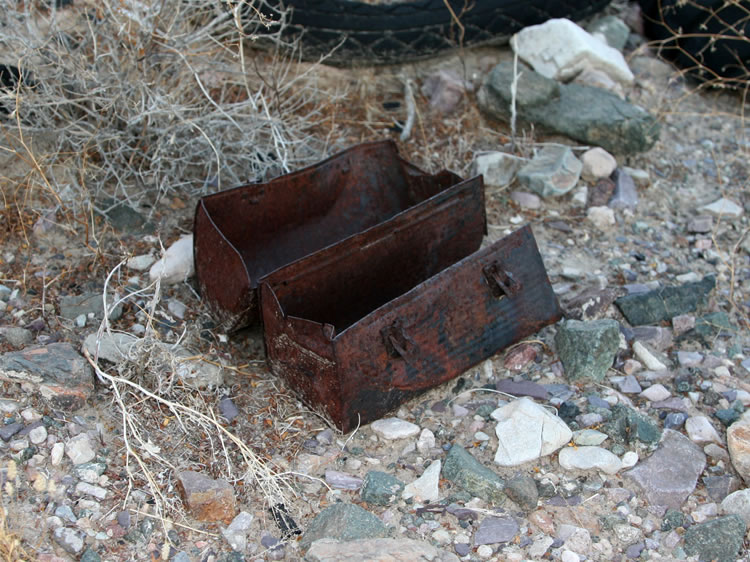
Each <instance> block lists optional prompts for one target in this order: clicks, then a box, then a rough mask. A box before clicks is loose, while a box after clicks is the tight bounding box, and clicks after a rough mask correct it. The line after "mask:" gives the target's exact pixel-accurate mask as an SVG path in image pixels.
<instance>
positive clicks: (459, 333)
mask: <svg viewBox="0 0 750 562" xmlns="http://www.w3.org/2000/svg"><path fill="white" fill-rule="evenodd" d="M560 316H561V313H560V307H559V304H558V302H557V299H556V297H555V294H554V292H553V291H552V287H551V285H550V283H549V279H548V278H547V274H546V272H545V269H544V265H543V263H542V260H541V256H540V255H539V251H538V249H537V246H536V243H535V241H534V237H533V235H532V233H531V229H530V228H528V227H524V228H522V229H521V230H519V231H516V232H515V233H513V234H511V235H510V236H508V237H506V238H504V239H502V240H500V241H498V242H496V243H495V244H493V245H492V246H490V247H488V248H485V249H484V250H482V251H480V252H477V253H476V254H474V255H472V256H469V257H468V258H466V259H464V260H462V261H461V262H459V263H457V264H456V265H454V266H452V267H450V268H448V269H446V270H445V271H443V272H442V273H440V274H438V275H436V276H435V277H433V278H431V279H430V280H428V281H426V282H425V283H423V284H422V285H419V286H418V287H416V288H415V289H413V290H412V291H410V292H409V293H407V294H405V295H403V296H402V297H399V298H398V299H396V300H394V301H392V302H390V303H389V304H387V305H385V306H384V307H382V308H380V309H378V310H377V311H375V312H374V313H372V314H371V315H369V316H368V317H366V318H364V319H362V320H361V321H360V322H358V323H356V324H354V325H353V326H352V327H351V328H349V329H348V330H347V331H345V332H344V333H342V334H340V335H339V336H337V338H336V348H337V360H338V366H339V369H340V375H339V376H340V377H341V379H340V380H341V398H340V399H341V401H342V403H343V407H344V409H345V412H344V413H343V417H344V418H345V420H348V421H346V422H345V424H344V425H345V427H351V424H353V423H357V420H358V419H359V420H361V423H368V422H370V421H373V420H375V419H377V418H379V417H381V416H383V415H384V414H386V413H387V412H388V411H390V410H392V409H394V408H396V407H397V406H398V405H399V404H401V403H402V402H403V401H404V400H406V399H408V398H411V397H413V396H415V395H417V394H419V393H420V392H423V391H424V390H426V389H428V388H431V387H434V386H436V385H438V384H440V383H442V382H445V381H447V380H449V379H451V378H453V377H455V376H457V375H459V374H461V373H463V372H464V371H465V370H466V369H468V368H470V367H472V366H473V365H476V364H477V363H479V362H480V361H482V360H484V359H486V358H488V357H491V356H492V355H493V354H495V353H496V352H497V351H499V350H501V349H503V348H504V347H507V346H508V345H510V344H512V343H515V342H517V341H519V340H520V339H521V338H523V337H526V336H528V335H530V334H533V333H535V332H537V331H538V330H539V329H541V328H542V327H544V326H546V325H547V324H550V323H552V322H554V321H556V320H558V319H559V318H560Z"/></svg>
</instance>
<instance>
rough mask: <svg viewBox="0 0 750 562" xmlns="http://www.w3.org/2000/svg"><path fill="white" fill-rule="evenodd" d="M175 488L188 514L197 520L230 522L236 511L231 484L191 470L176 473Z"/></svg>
mask: <svg viewBox="0 0 750 562" xmlns="http://www.w3.org/2000/svg"><path fill="white" fill-rule="evenodd" d="M177 489H178V491H179V492H180V495H181V496H182V501H183V502H184V503H185V506H186V507H187V509H188V510H189V511H190V514H191V515H192V516H193V517H195V518H196V519H198V520H199V521H224V522H225V523H230V522H231V521H232V520H233V519H234V516H235V514H236V512H237V508H236V500H235V496H234V490H233V489H232V486H231V485H230V484H229V483H228V482H227V481H225V480H214V479H212V478H209V477H208V476H205V475H204V474H201V473H199V472H194V471H192V470H184V471H182V472H179V473H177Z"/></svg>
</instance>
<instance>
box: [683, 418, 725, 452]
mask: <svg viewBox="0 0 750 562" xmlns="http://www.w3.org/2000/svg"><path fill="white" fill-rule="evenodd" d="M685 431H687V434H688V437H690V440H691V441H692V442H693V443H698V444H699V445H704V444H706V443H718V444H721V437H719V433H718V432H717V431H716V428H714V426H713V425H711V420H709V419H708V418H707V417H706V416H692V417H689V418H688V419H687V420H685Z"/></svg>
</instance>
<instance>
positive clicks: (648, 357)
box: [633, 341, 667, 371]
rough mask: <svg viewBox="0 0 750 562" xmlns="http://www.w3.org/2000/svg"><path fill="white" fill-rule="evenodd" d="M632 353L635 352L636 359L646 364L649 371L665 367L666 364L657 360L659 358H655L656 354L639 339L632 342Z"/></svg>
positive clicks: (661, 369) (662, 369)
mask: <svg viewBox="0 0 750 562" xmlns="http://www.w3.org/2000/svg"><path fill="white" fill-rule="evenodd" d="M633 353H635V356H636V357H637V358H638V360H639V361H640V362H641V363H643V364H644V365H646V368H647V369H648V370H650V371H664V370H666V369H667V366H666V365H665V364H664V363H662V362H661V361H659V359H657V358H656V356H655V355H654V354H653V353H651V352H650V351H649V350H648V348H647V347H646V346H645V345H643V344H642V343H641V342H639V341H636V342H633Z"/></svg>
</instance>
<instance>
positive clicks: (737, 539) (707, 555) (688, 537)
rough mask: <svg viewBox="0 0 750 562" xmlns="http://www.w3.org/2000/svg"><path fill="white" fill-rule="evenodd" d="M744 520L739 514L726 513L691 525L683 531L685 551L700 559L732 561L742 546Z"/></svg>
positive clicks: (735, 558)
mask: <svg viewBox="0 0 750 562" xmlns="http://www.w3.org/2000/svg"><path fill="white" fill-rule="evenodd" d="M745 529H746V527H745V522H744V521H743V520H742V517H740V516H739V515H726V516H724V517H718V518H716V519H713V520H711V521H706V522H705V523H700V524H698V525H693V526H691V527H689V528H688V529H687V531H685V552H686V553H687V554H688V555H689V556H695V555H698V559H699V560H701V562H702V561H703V560H716V561H717V562H734V561H735V560H737V554H738V553H739V551H740V549H741V548H742V545H743V542H744V537H745Z"/></svg>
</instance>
